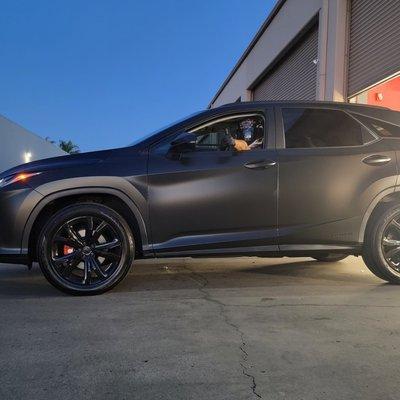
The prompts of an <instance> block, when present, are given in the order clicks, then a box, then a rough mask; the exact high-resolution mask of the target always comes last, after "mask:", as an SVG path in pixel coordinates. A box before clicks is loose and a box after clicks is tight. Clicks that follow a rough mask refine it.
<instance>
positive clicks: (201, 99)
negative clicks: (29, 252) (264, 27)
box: [0, 0, 275, 151]
mask: <svg viewBox="0 0 400 400" xmlns="http://www.w3.org/2000/svg"><path fill="white" fill-rule="evenodd" d="M274 4H275V0H250V1H246V0H216V1H211V0H203V1H194V0H188V1H184V0H182V1H178V0H163V1H161V0H159V1H142V0H140V1H133V0H132V1H110V0H107V1H105V0H97V1H81V0H69V1H68V2H66V1H65V0H63V1H58V0H38V1H32V0H31V1H15V0H3V1H2V10H1V14H0V49H1V63H0V114H2V115H4V116H6V117H8V118H10V119H11V120H13V121H15V122H17V123H19V124H20V125H22V126H24V127H25V128H27V129H29V130H31V131H32V132H34V133H36V134H38V135H40V136H42V137H49V138H51V139H52V140H56V141H58V140H59V139H71V140H72V141H73V142H75V143H76V144H78V145H79V147H80V148H81V150H82V151H90V150H97V149H105V148H112V147H121V146H125V145H128V144H129V143H130V142H132V141H133V140H134V139H136V138H137V137H139V136H142V135H145V134H147V133H149V132H151V131H153V130H156V129H158V128H160V127H162V126H163V125H166V124H168V123H170V122H172V121H174V120H176V119H178V118H181V117H183V116H185V115H187V114H191V113H192V112H194V111H198V110H200V109H204V108H206V107H207V105H208V103H209V101H210V100H211V98H212V96H213V95H214V94H215V92H216V91H217V89H218V88H219V86H220V85H221V83H222V81H223V80H224V79H225V77H226V76H227V75H228V73H229V72H230V70H231V69H232V67H233V66H234V65H235V63H236V61H237V60H238V58H239V57H240V55H241V54H242V53H243V51H244V49H245V48H246V47H247V45H248V44H249V42H250V40H251V39H252V37H253V36H254V34H255V33H256V31H257V30H258V28H259V27H260V25H261V24H262V22H263V21H264V20H265V18H266V17H267V15H268V13H269V12H270V10H271V9H272V7H273V6H274Z"/></svg>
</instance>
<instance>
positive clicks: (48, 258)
mask: <svg viewBox="0 0 400 400" xmlns="http://www.w3.org/2000/svg"><path fill="white" fill-rule="evenodd" d="M38 246H39V248H38V255H39V257H38V258H39V264H40V267H41V269H42V271H43V274H44V275H45V277H46V278H47V280H48V281H49V282H50V283H51V284H52V285H54V286H55V287H56V288H58V289H60V290H62V291H64V292H67V293H71V294H76V295H94V294H100V293H103V292H106V291H107V290H110V289H111V288H113V287H114V286H115V285H117V284H118V283H119V282H120V281H121V280H122V279H123V278H124V277H125V275H126V274H127V273H128V271H129V268H130V267H131V265H132V262H133V259H134V254H135V244H134V238H133V235H132V232H131V230H130V228H129V226H128V224H127V223H126V221H125V220H124V219H123V218H122V217H121V216H120V215H119V214H118V213H116V212H115V211H113V210H112V209H110V208H108V207H106V206H103V205H100V204H95V203H81V204H76V205H73V206H69V207H66V208H64V209H62V210H61V211H59V212H57V213H56V214H55V215H54V216H53V217H52V218H51V219H50V220H49V221H48V222H47V224H46V225H45V226H44V228H43V230H42V232H41V234H40V237H39V241H38Z"/></svg>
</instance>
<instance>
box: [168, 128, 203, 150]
mask: <svg viewBox="0 0 400 400" xmlns="http://www.w3.org/2000/svg"><path fill="white" fill-rule="evenodd" d="M196 140H197V137H196V135H195V134H194V133H188V132H182V133H180V134H179V135H178V136H177V137H176V138H175V139H174V140H173V141H172V143H171V147H170V150H169V151H170V152H171V153H174V154H181V153H188V152H190V151H194V150H195V149H196Z"/></svg>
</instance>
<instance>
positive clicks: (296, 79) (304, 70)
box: [253, 27, 318, 100]
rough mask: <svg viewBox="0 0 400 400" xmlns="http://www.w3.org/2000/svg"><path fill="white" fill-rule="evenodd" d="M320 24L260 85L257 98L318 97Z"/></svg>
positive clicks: (290, 98)
mask: <svg viewBox="0 0 400 400" xmlns="http://www.w3.org/2000/svg"><path fill="white" fill-rule="evenodd" d="M317 60H318V27H315V28H313V29H312V30H311V31H310V32H308V33H307V34H306V35H305V36H304V37H303V38H302V39H301V41H300V42H299V43H298V44H297V45H296V46H295V47H294V48H293V49H291V50H290V51H289V53H288V54H287V55H286V56H284V57H283V59H282V60H281V61H280V62H279V63H278V64H277V65H276V66H275V67H274V68H273V69H272V70H271V71H270V72H269V73H267V75H266V76H265V77H264V78H263V80H262V81H261V82H260V83H258V84H257V86H256V87H255V88H254V91H253V99H254V100H315V98H316V92H317Z"/></svg>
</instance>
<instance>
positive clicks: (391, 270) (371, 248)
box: [362, 204, 400, 284]
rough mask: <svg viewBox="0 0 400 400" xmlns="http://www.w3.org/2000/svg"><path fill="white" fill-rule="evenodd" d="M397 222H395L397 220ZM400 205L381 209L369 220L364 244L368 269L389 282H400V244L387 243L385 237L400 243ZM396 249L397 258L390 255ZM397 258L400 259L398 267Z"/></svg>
mask: <svg viewBox="0 0 400 400" xmlns="http://www.w3.org/2000/svg"><path fill="white" fill-rule="evenodd" d="M394 221H395V222H396V223H395V222H394ZM397 221H400V205H397V204H396V205H391V206H386V207H382V208H381V209H379V210H378V211H377V212H376V213H375V214H374V215H373V216H372V217H371V220H370V221H369V222H368V225H367V229H366V232H365V238H364V246H363V254H362V257H363V260H364V263H365V265H366V266H367V267H368V269H369V270H370V271H371V272H372V273H373V274H374V275H376V276H377V277H378V278H381V279H383V280H385V281H387V282H390V283H394V284H400V246H399V250H398V251H397V252H396V250H397V247H398V246H397V245H396V246H392V245H385V244H384V243H386V241H385V242H384V241H383V239H384V238H386V240H388V241H393V243H395V242H396V240H397V238H399V243H398V244H399V245H400V223H399V224H398V225H399V226H398V228H396V227H395V226H396V225H397ZM391 250H393V251H395V255H396V258H394V256H393V258H390V257H388V253H389V251H391ZM397 258H398V259H399V261H398V263H399V265H398V267H397V269H396V265H395V263H396V264H397Z"/></svg>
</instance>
